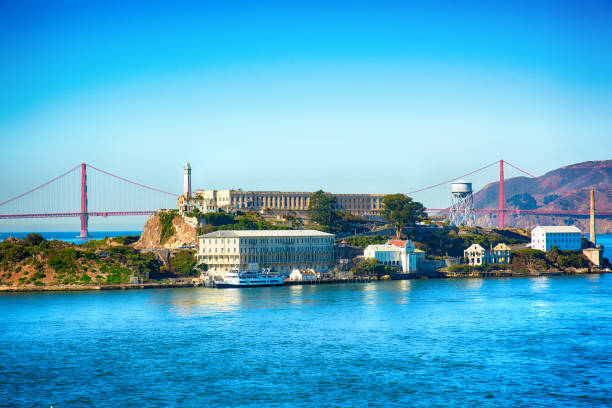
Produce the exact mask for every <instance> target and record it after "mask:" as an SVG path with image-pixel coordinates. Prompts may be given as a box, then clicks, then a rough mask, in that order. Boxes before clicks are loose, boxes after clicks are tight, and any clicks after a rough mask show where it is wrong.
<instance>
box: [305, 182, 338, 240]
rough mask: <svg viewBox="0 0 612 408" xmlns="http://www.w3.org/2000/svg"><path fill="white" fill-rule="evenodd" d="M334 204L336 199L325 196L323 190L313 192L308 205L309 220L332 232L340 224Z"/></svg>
mask: <svg viewBox="0 0 612 408" xmlns="http://www.w3.org/2000/svg"><path fill="white" fill-rule="evenodd" d="M335 204H336V197H334V196H330V195H327V194H325V193H324V192H323V190H319V191H317V192H315V193H314V194H313V195H312V196H310V202H309V203H308V210H307V211H308V215H309V216H310V220H311V221H314V222H316V223H317V224H319V225H321V226H322V227H323V228H324V229H326V230H334V229H335V228H336V227H337V225H338V224H339V222H340V217H339V215H338V212H337V211H336V210H335V209H334V205H335Z"/></svg>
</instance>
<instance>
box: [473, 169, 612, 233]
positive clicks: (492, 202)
mask: <svg viewBox="0 0 612 408" xmlns="http://www.w3.org/2000/svg"><path fill="white" fill-rule="evenodd" d="M504 184H505V193H506V194H505V195H506V208H508V209H538V210H550V211H558V210H563V211H570V210H587V209H588V208H589V205H590V203H589V200H588V198H589V194H590V190H591V189H593V190H595V197H596V199H595V201H596V206H595V208H596V209H597V207H598V206H599V208H606V207H607V208H612V160H603V161H591V162H584V163H578V164H573V165H570V166H565V167H561V168H559V169H556V170H552V171H549V172H548V173H546V174H544V175H543V176H541V177H540V178H539V181H538V180H536V179H533V178H528V177H514V178H510V179H507V180H506V181H505V183H504ZM498 192H499V182H496V183H491V184H488V185H487V186H485V187H484V188H483V189H482V190H480V191H479V192H477V193H476V194H474V205H475V207H476V208H497V206H498ZM568 192H571V193H572V194H576V195H578V196H581V197H584V198H585V200H583V199H580V198H578V197H576V196H574V195H571V194H568ZM506 219H507V224H508V225H512V226H514V227H517V228H532V227H534V226H536V225H538V224H554V225H565V224H567V225H573V224H576V225H577V226H578V227H579V228H580V229H581V230H582V231H583V232H588V218H587V217H570V216H565V217H561V216H554V217H553V216H540V215H530V216H520V217H515V216H509V215H507V216H506ZM476 223H477V224H478V225H483V226H491V225H497V223H498V221H497V217H496V216H491V215H482V216H480V217H478V219H477V221H476ZM611 231H612V219H610V218H598V219H597V232H598V233H604V232H611Z"/></svg>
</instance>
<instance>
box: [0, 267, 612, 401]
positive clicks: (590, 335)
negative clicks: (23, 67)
mask: <svg viewBox="0 0 612 408" xmlns="http://www.w3.org/2000/svg"><path fill="white" fill-rule="evenodd" d="M611 327H612V275H605V274H604V275H588V276H566V277H538V278H509V279H496V278H489V279H456V280H452V279H447V280H442V279H435V280H434V279H432V280H413V281H389V282H378V283H368V284H347V285H322V286H291V287H278V288H254V289H212V288H185V289H158V290H128V291H99V292H93V291H92V292H79V293H77V292H75V293H72V292H71V293H68V292H61V293H4V294H0V406H6V407H49V406H53V407H87V406H91V407H134V406H138V407H148V406H150V407H259V406H265V407H269V406H270V407H319V406H334V407H362V406H372V407H406V406H412V407H448V406H484V407H499V406H503V407H609V406H611V405H612V352H611V351H610V350H611V345H612V330H611Z"/></svg>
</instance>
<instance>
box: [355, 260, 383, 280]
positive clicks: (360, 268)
mask: <svg viewBox="0 0 612 408" xmlns="http://www.w3.org/2000/svg"><path fill="white" fill-rule="evenodd" d="M379 264H380V263H379V262H378V259H376V258H366V259H364V260H363V261H361V262H360V263H359V265H357V266H355V267H354V268H352V269H351V270H352V271H353V273H354V274H355V275H357V276H364V275H366V276H367V275H374V274H375V273H376V270H377V268H378V266H379Z"/></svg>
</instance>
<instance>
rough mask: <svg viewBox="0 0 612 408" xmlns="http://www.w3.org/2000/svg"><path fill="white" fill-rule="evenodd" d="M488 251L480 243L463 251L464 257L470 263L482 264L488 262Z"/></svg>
mask: <svg viewBox="0 0 612 408" xmlns="http://www.w3.org/2000/svg"><path fill="white" fill-rule="evenodd" d="M487 252H488V251H487V250H486V249H484V248H483V247H481V246H480V245H479V244H472V245H470V246H469V247H468V249H466V250H465V251H463V257H464V258H465V259H467V263H468V264H470V265H482V264H486V263H488V253H487Z"/></svg>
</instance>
